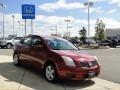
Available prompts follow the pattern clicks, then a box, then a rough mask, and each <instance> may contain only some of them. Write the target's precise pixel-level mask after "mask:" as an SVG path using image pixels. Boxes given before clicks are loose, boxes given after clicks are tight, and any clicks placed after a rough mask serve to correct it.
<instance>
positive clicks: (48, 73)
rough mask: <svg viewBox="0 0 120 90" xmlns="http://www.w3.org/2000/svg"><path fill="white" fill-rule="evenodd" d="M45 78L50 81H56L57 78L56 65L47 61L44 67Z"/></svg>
mask: <svg viewBox="0 0 120 90" xmlns="http://www.w3.org/2000/svg"><path fill="white" fill-rule="evenodd" d="M43 72H44V76H45V79H46V80H47V81H49V82H51V83H53V82H56V81H57V79H58V75H57V70H56V66H55V65H54V64H53V63H47V64H46V65H45V67H44V71H43Z"/></svg>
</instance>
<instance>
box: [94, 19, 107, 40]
mask: <svg viewBox="0 0 120 90" xmlns="http://www.w3.org/2000/svg"><path fill="white" fill-rule="evenodd" d="M95 32H96V33H95V39H96V40H99V41H102V40H104V39H105V24H104V23H103V21H102V20H99V19H97V21H96V26H95Z"/></svg>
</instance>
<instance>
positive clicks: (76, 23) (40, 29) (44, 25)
mask: <svg viewBox="0 0 120 90" xmlns="http://www.w3.org/2000/svg"><path fill="white" fill-rule="evenodd" d="M11 15H12V14H7V15H5V34H6V36H7V35H8V34H12V33H13V27H12V26H13V24H12V17H11ZM14 15H15V31H16V32H19V28H18V22H17V21H18V20H20V21H21V23H23V24H24V20H22V19H21V15H20V14H14ZM66 19H70V20H71V22H70V23H69V26H72V28H71V35H72V36H78V30H80V29H81V28H82V27H83V26H85V27H86V29H87V23H88V22H87V19H78V18H75V17H72V16H68V17H59V16H44V15H36V19H35V20H34V34H39V35H50V34H51V33H55V30H53V31H52V30H51V29H55V25H57V26H58V33H60V34H62V35H63V34H64V33H65V32H66V23H65V21H64V20H66ZM101 19H102V20H103V22H105V24H106V28H119V27H120V22H119V21H117V20H114V19H112V18H101ZM95 23H96V20H95V19H93V20H90V26H91V27H90V30H91V31H90V32H91V34H90V35H91V36H93V35H94V33H95V30H94V27H95ZM21 29H22V27H21ZM0 32H1V34H0V36H2V27H0ZM30 32H31V28H30V20H27V34H30ZM20 33H22V30H21V31H20Z"/></svg>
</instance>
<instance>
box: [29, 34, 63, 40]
mask: <svg viewBox="0 0 120 90" xmlns="http://www.w3.org/2000/svg"><path fill="white" fill-rule="evenodd" d="M28 36H32V37H36V36H37V37H41V38H56V39H62V38H61V37H57V36H50V35H28Z"/></svg>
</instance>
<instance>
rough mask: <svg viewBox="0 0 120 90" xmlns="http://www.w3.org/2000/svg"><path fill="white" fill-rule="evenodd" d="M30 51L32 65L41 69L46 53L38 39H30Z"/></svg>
mask: <svg viewBox="0 0 120 90" xmlns="http://www.w3.org/2000/svg"><path fill="white" fill-rule="evenodd" d="M30 50H31V51H30V54H31V59H32V65H33V66H34V67H36V68H42V65H43V63H44V60H45V59H46V57H47V56H46V55H47V53H46V49H45V46H44V44H43V41H42V40H41V38H40V37H34V38H33V39H32V41H31V48H30Z"/></svg>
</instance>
